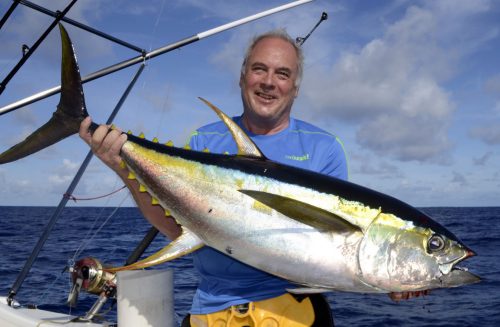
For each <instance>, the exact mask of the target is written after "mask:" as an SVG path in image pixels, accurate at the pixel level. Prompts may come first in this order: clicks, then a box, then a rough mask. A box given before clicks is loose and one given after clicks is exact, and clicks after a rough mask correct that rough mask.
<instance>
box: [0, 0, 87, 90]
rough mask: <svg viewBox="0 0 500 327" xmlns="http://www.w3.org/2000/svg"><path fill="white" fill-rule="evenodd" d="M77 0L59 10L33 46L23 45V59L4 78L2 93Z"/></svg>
mask: <svg viewBox="0 0 500 327" xmlns="http://www.w3.org/2000/svg"><path fill="white" fill-rule="evenodd" d="M76 1H77V0H72V1H71V2H70V4H69V5H67V6H66V8H64V10H63V11H61V12H57V15H56V19H54V21H53V22H52V24H50V25H49V27H48V28H47V29H46V30H45V32H43V34H42V35H41V36H40V38H38V40H36V42H35V43H34V44H33V45H32V46H31V47H23V56H22V57H21V60H19V62H18V63H17V65H15V66H14V68H13V69H12V70H11V71H10V73H9V74H8V75H7V77H5V78H4V80H3V81H2V82H1V83H0V94H2V93H3V91H4V90H5V87H6V86H7V83H9V81H10V80H11V79H12V77H14V75H15V74H16V73H17V71H18V70H19V69H20V68H21V67H22V65H24V63H25V62H26V60H28V58H29V57H31V55H32V54H33V52H35V50H36V49H37V48H38V46H39V45H40V44H42V41H43V40H45V38H46V37H47V35H49V33H50V32H51V31H52V30H53V29H54V27H55V26H56V25H57V24H58V23H59V21H60V20H61V19H62V18H63V17H64V16H65V15H66V14H67V13H68V11H69V10H70V9H71V7H73V5H74V4H75V3H76Z"/></svg>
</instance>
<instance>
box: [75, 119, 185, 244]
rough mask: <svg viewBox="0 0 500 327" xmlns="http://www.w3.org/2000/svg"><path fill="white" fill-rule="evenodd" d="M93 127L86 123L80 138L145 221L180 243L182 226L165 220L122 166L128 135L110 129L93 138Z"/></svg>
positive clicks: (101, 129)
mask: <svg viewBox="0 0 500 327" xmlns="http://www.w3.org/2000/svg"><path fill="white" fill-rule="evenodd" d="M90 123H91V119H90V117H87V118H86V119H85V120H83V122H82V123H81V125H80V132H79V134H80V137H81V138H82V139H83V140H84V141H85V142H86V143H87V144H88V145H89V146H90V148H91V149H92V152H93V153H94V154H95V155H96V156H97V157H98V158H99V159H100V160H101V161H102V162H103V163H104V164H106V165H107V166H108V167H109V168H111V169H112V170H113V171H114V172H116V173H117V174H118V176H119V177H120V178H121V179H122V180H123V182H124V183H125V185H126V186H127V187H128V189H129V190H130V193H131V194H132V197H133V198H134V200H135V202H136V203H137V206H138V207H139V209H140V210H141V212H142V214H143V215H144V217H145V218H146V219H147V220H148V221H149V222H150V223H151V224H152V225H153V226H155V227H156V228H157V229H158V230H159V231H160V232H161V233H162V234H164V235H166V236H167V237H168V238H169V239H170V240H174V239H176V238H177V237H178V236H179V235H180V233H181V228H180V226H179V225H177V223H176V222H175V220H174V219H173V218H172V217H165V211H164V209H163V208H162V207H161V206H158V205H152V204H151V196H150V195H149V194H148V193H146V192H144V193H142V192H139V183H138V182H137V180H130V179H128V178H127V176H128V170H127V169H126V168H122V167H121V166H120V163H121V161H122V159H121V157H120V150H121V148H122V146H123V144H124V143H125V142H126V141H127V135H126V134H123V133H122V132H121V131H120V130H116V129H114V130H111V131H110V129H109V127H108V126H106V125H101V126H99V128H98V129H97V130H96V131H95V132H94V134H93V135H90V133H89V131H88V129H89V126H90Z"/></svg>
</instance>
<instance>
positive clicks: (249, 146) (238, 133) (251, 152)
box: [198, 97, 265, 158]
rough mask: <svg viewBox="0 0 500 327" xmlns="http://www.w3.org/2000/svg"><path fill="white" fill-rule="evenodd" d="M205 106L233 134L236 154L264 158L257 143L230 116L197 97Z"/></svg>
mask: <svg viewBox="0 0 500 327" xmlns="http://www.w3.org/2000/svg"><path fill="white" fill-rule="evenodd" d="M198 99H200V100H201V101H203V102H204V103H205V104H206V105H207V106H209V107H210V108H211V109H212V110H213V111H215V113H216V114H217V116H219V118H220V119H221V120H222V121H223V122H224V124H226V126H227V128H228V129H229V131H230V132H231V134H232V135H233V138H234V140H235V142H236V145H237V146H238V155H244V156H251V157H257V158H265V157H264V155H263V154H262V152H261V151H260V150H259V148H258V147H257V145H255V143H254V142H253V141H252V140H251V139H250V137H248V135H247V134H246V133H245V132H244V131H243V130H242V129H241V128H240V127H239V126H238V124H236V123H235V122H234V121H233V120H232V119H231V117H229V116H228V115H226V114H225V113H223V112H222V111H221V110H220V109H219V108H217V107H216V106H214V105H213V104H211V103H210V102H208V101H207V100H205V99H203V98H201V97H198Z"/></svg>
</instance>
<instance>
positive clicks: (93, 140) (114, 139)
mask: <svg viewBox="0 0 500 327" xmlns="http://www.w3.org/2000/svg"><path fill="white" fill-rule="evenodd" d="M91 122H92V120H91V119H90V117H87V118H85V119H84V120H83V121H82V123H81V124H80V131H79V134H80V137H81V138H82V139H83V140H84V141H85V143H87V144H88V145H89V146H90V148H91V149H92V152H94V154H95V155H96V156H97V157H98V158H99V159H101V161H102V162H104V163H105V164H106V165H107V166H109V167H110V168H111V169H113V170H114V171H116V172H118V171H119V170H120V162H121V160H122V159H121V158H120V150H121V148H122V146H123V144H124V143H125V142H126V141H127V135H126V134H122V132H121V131H120V130H118V129H113V130H111V131H110V129H109V126H107V125H100V126H99V128H97V129H96V131H95V132H94V134H93V135H90V133H89V126H90V123H91Z"/></svg>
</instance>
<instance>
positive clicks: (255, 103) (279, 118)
mask: <svg viewBox="0 0 500 327" xmlns="http://www.w3.org/2000/svg"><path fill="white" fill-rule="evenodd" d="M297 64H298V58H297V55H296V52H295V49H294V48H293V46H292V45H291V44H289V43H288V42H286V41H284V40H282V39H279V38H265V39H262V40H260V41H259V42H258V43H257V44H256V45H255V47H254V48H253V50H252V52H251V54H250V56H249V58H248V61H247V64H246V68H245V74H244V75H242V76H241V78H240V87H241V95H242V98H243V105H244V116H245V117H246V119H247V121H248V120H249V121H250V122H251V123H255V122H258V123H259V124H261V125H266V126H269V127H273V128H275V127H279V126H284V127H286V126H288V119H289V116H290V111H291V109H292V104H293V101H294V99H295V97H296V96H297V93H298V88H297V87H296V86H295V81H296V79H297ZM247 127H248V126H247ZM279 129H281V128H279Z"/></svg>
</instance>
